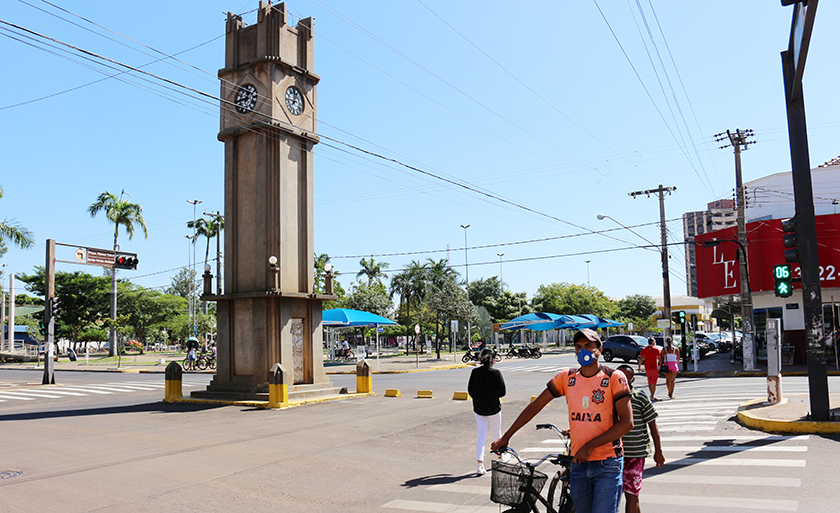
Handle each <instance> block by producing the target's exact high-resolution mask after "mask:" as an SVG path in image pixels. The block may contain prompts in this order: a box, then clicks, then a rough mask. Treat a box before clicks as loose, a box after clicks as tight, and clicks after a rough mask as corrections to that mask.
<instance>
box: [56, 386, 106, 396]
mask: <svg viewBox="0 0 840 513" xmlns="http://www.w3.org/2000/svg"><path fill="white" fill-rule="evenodd" d="M63 390H73V391H74V392H88V393H91V394H107V395H110V394H111V392H104V391H102V390H92V389H89V388H79V387H73V388H64V389H63Z"/></svg>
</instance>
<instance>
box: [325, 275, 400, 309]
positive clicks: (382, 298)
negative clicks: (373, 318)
mask: <svg viewBox="0 0 840 513" xmlns="http://www.w3.org/2000/svg"><path fill="white" fill-rule="evenodd" d="M338 304H339V305H340V307H341V308H351V309H353V310H361V311H363V312H370V313H374V314H377V315H381V316H383V317H388V316H389V315H390V313H391V309H392V308H393V307H394V305H393V303H391V299H390V298H389V297H388V292H387V291H386V290H385V285H383V284H382V283H381V282H378V281H374V282H373V283H353V285H351V286H350V294H348V295H347V296H346V297H345V298H344V299H343V300H342V301H339V302H338Z"/></svg>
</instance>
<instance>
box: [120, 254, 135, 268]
mask: <svg viewBox="0 0 840 513" xmlns="http://www.w3.org/2000/svg"><path fill="white" fill-rule="evenodd" d="M114 268H115V269H131V270H132V271H134V270H137V253H117V254H116V256H114Z"/></svg>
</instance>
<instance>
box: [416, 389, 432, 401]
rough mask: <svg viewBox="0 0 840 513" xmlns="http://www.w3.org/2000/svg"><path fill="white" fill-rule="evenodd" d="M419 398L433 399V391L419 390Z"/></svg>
mask: <svg viewBox="0 0 840 513" xmlns="http://www.w3.org/2000/svg"><path fill="white" fill-rule="evenodd" d="M417 398H418V399H431V398H432V391H431V390H418V391H417Z"/></svg>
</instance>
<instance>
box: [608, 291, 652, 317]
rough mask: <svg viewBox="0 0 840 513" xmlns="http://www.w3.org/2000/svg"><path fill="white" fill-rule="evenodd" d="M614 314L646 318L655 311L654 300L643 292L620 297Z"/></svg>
mask: <svg viewBox="0 0 840 513" xmlns="http://www.w3.org/2000/svg"><path fill="white" fill-rule="evenodd" d="M616 306H617V308H618V309H617V311H616V315H617V316H618V317H619V318H622V319H646V318H649V317H650V316H651V315H653V314H654V313H655V312H656V301H654V300H653V298H652V297H650V296H647V295H644V294H634V295H631V296H627V297H625V298H624V299H620V300H619V301H618V302H617V303H616Z"/></svg>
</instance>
